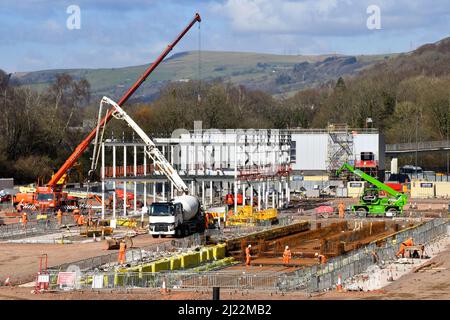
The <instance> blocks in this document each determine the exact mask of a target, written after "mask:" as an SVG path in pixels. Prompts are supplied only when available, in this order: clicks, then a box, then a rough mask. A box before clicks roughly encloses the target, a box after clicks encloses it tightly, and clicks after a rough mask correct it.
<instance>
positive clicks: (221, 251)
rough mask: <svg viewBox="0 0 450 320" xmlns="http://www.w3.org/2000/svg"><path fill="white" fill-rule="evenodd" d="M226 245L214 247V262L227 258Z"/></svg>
mask: <svg viewBox="0 0 450 320" xmlns="http://www.w3.org/2000/svg"><path fill="white" fill-rule="evenodd" d="M226 246H227V245H226V244H225V243H222V244H218V245H216V246H215V247H213V257H214V260H220V259H223V258H225V253H226Z"/></svg>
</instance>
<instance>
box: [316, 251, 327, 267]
mask: <svg viewBox="0 0 450 320" xmlns="http://www.w3.org/2000/svg"><path fill="white" fill-rule="evenodd" d="M314 256H315V257H316V259H317V261H318V262H319V263H320V264H325V263H327V257H325V256H324V255H323V254H319V253H318V252H316V253H315V254H314Z"/></svg>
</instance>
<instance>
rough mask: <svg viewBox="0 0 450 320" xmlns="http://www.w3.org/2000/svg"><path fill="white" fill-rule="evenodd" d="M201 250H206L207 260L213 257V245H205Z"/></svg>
mask: <svg viewBox="0 0 450 320" xmlns="http://www.w3.org/2000/svg"><path fill="white" fill-rule="evenodd" d="M203 250H205V251H206V255H207V257H206V259H207V260H208V261H211V260H213V259H214V247H207V248H204V249H203Z"/></svg>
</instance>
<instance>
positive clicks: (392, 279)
mask: <svg viewBox="0 0 450 320" xmlns="http://www.w3.org/2000/svg"><path fill="white" fill-rule="evenodd" d="M387 281H390V282H392V281H394V277H393V276H392V269H389V271H388V279H387Z"/></svg>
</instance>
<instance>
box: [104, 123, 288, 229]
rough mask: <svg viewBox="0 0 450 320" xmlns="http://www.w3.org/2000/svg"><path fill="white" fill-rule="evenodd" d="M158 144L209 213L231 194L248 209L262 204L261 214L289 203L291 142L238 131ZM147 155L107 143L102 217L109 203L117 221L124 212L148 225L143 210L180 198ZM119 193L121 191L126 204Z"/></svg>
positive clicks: (140, 147) (134, 146) (137, 146)
mask: <svg viewBox="0 0 450 320" xmlns="http://www.w3.org/2000/svg"><path fill="white" fill-rule="evenodd" d="M155 143H156V145H157V147H158V149H159V150H160V151H161V152H162V154H163V155H164V157H165V158H166V159H168V161H169V162H170V163H171V164H172V166H173V167H174V168H176V170H177V171H178V172H179V174H180V176H181V177H182V179H183V180H184V181H185V182H186V184H187V185H188V186H189V192H190V194H192V195H194V196H197V197H198V198H199V199H201V203H202V205H203V207H204V209H206V208H208V207H213V206H217V205H223V204H224V196H225V195H226V194H228V193H234V194H238V193H242V194H243V195H244V197H243V199H244V204H243V205H245V203H246V202H247V204H253V203H255V204H256V203H257V207H258V210H261V209H268V208H279V207H283V206H285V205H286V204H287V203H288V202H289V201H290V198H289V193H290V192H289V173H290V159H289V152H290V149H289V147H290V145H289V144H290V137H289V136H288V135H286V134H284V133H280V132H278V131H277V130H273V132H272V131H270V130H252V131H251V132H248V133H246V132H245V131H242V130H241V131H239V133H238V131H237V130H236V131H233V132H231V133H230V132H227V133H226V134H225V135H222V136H220V135H217V136H213V135H212V134H211V132H210V131H202V132H200V133H199V132H196V133H195V134H189V135H188V136H185V137H182V138H178V139H174V138H157V139H155ZM144 150H145V145H144V144H143V143H142V142H124V141H119V140H115V139H107V140H106V141H104V142H103V143H102V145H101V180H102V216H104V215H105V214H106V213H107V212H106V211H107V210H108V208H106V204H107V203H108V204H109V206H110V210H111V212H110V213H111V214H112V217H113V219H115V218H116V216H117V210H118V209H121V210H122V216H127V215H130V214H131V215H139V214H140V215H141V220H142V221H143V219H144V213H143V212H144V210H142V208H144V207H148V205H149V204H150V203H152V202H155V201H167V200H168V199H171V198H173V197H174V196H176V195H177V194H176V190H174V186H173V184H172V183H171V182H170V181H168V180H167V178H166V176H165V175H164V174H163V173H162V172H160V171H159V170H158V168H157V166H155V164H154V163H153V162H152V160H151V159H149V158H148V157H147V156H146V155H145V152H144ZM116 190H121V191H120V192H121V193H120V194H121V195H122V198H121V199H118V195H117V192H116ZM138 199H139V200H138ZM254 200H257V201H255V202H254ZM130 202H131V203H130ZM235 212H237V202H236V203H235Z"/></svg>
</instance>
